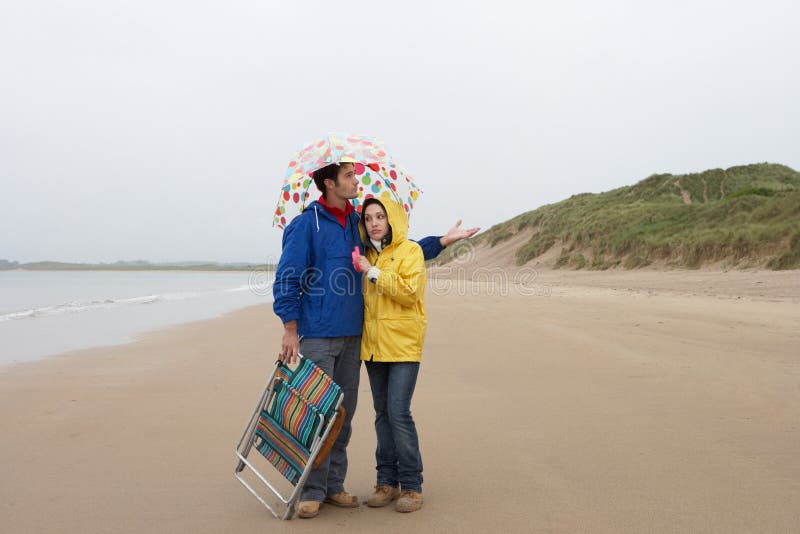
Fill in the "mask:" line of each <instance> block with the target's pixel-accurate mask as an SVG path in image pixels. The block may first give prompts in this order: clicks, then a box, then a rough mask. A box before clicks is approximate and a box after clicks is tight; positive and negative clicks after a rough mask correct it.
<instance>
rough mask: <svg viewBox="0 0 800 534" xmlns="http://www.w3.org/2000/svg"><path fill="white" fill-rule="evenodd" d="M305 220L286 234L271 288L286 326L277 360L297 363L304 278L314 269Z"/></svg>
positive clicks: (289, 227) (294, 225) (287, 229)
mask: <svg viewBox="0 0 800 534" xmlns="http://www.w3.org/2000/svg"><path fill="white" fill-rule="evenodd" d="M306 234H307V230H306V228H305V225H304V222H303V220H301V219H300V217H297V218H296V219H295V220H294V221H292V223H290V224H289V226H288V227H287V228H286V230H284V232H283V244H282V252H281V259H280V261H279V262H278V269H277V270H276V271H275V281H274V282H273V284H272V296H273V297H274V301H273V303H272V309H273V311H274V312H275V315H277V316H278V317H280V319H281V321H282V322H283V329H284V330H283V338H282V339H281V352H280V353H279V354H278V359H279V360H281V361H285V362H288V363H294V362H295V361H297V353H298V352H299V346H300V339H299V336H298V334H297V320H298V319H299V318H300V296H301V294H302V289H303V288H302V285H301V282H302V277H303V275H304V274H305V272H306V269H308V268H309V267H310V266H311V248H310V241H309V239H308V238H307V236H306Z"/></svg>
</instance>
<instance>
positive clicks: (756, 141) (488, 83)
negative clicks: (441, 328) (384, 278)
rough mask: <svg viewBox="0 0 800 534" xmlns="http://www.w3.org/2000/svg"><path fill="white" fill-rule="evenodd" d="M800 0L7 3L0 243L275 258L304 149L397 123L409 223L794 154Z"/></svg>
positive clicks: (498, 213) (66, 254) (799, 160)
mask: <svg viewBox="0 0 800 534" xmlns="http://www.w3.org/2000/svg"><path fill="white" fill-rule="evenodd" d="M798 6H800V4H799V3H798V2H796V1H790V0H786V1H770V0H766V1H764V0H762V1H759V2H755V1H750V2H740V1H707V0H695V1H691V2H689V1H686V2H684V1H672V2H663V1H659V2H646V1H638V2H637V1H630V2H627V1H609V0H607V1H603V2H594V1H580V2H576V1H560V2H522V1H519V2H504V1H498V0H494V1H484V2H464V1H458V2H434V1H431V0H428V1H424V2H408V1H404V2H392V3H382V2H375V1H374V0H373V1H370V2H345V1H326V2H314V1H309V0H305V1H303V2H289V1H280V2H266V1H255V0H254V1H229V0H228V1H224V2H223V1H219V2H199V1H183V2H176V1H164V0H159V1H137V2H133V1H130V2H120V1H114V0H104V1H96V2H89V1H83V0H71V1H69V2H67V1H55V0H50V1H36V0H25V1H24V2H11V1H6V2H3V3H2V4H0V69H1V70H0V258H6V259H12V260H17V261H36V260H45V259H53V260H63V261H89V262H99V261H116V260H121V259H124V260H132V259H146V260H151V261H178V260H217V261H270V260H275V259H276V258H277V257H278V255H279V253H280V238H281V232H280V230H278V229H276V228H273V227H272V213H273V211H274V207H275V203H276V201H277V198H278V191H279V187H280V185H281V181H282V179H283V174H284V170H285V168H286V165H287V164H288V162H289V157H290V156H291V154H292V152H293V151H295V150H296V149H298V148H299V147H301V146H302V145H304V144H306V143H308V142H310V141H312V140H314V139H315V138H318V137H320V136H323V135H325V134H326V133H328V132H332V131H338V132H348V133H359V134H364V135H371V136H375V137H379V138H381V139H383V140H384V141H386V143H387V144H388V146H389V147H390V149H391V151H392V153H393V155H394V157H395V159H396V160H397V161H398V162H399V163H400V164H401V165H402V166H404V167H405V168H406V169H407V170H408V172H409V173H410V174H411V175H412V176H414V177H415V179H416V181H417V182H418V184H419V185H420V186H421V187H422V188H423V190H424V191H425V194H424V195H423V197H422V199H421V200H420V201H419V202H418V203H417V204H416V206H415V211H414V214H413V217H412V220H411V235H412V237H423V236H425V235H429V234H441V233H443V232H445V231H446V230H447V228H448V227H449V226H450V225H451V224H452V223H453V222H454V221H455V220H456V219H457V218H459V217H462V218H463V219H464V220H465V224H466V225H470V226H472V225H479V226H482V227H484V228H488V227H490V226H491V225H492V224H495V223H498V222H501V221H503V220H506V219H508V218H510V217H512V216H514V215H517V214H519V213H522V212H524V211H527V210H530V209H534V208H536V207H538V206H540V205H542V204H547V203H551V202H556V201H559V200H562V199H564V198H566V197H568V196H570V195H572V194H576V193H581V192H601V191H605V190H608V189H611V188H614V187H618V186H622V185H629V184H633V183H635V182H636V181H638V180H640V179H642V178H645V177H647V176H649V175H650V174H653V173H661V172H671V173H676V174H677V173H684V172H694V171H702V170H705V169H708V168H714V167H729V166H732V165H739V164H746V163H754V162H763V161H769V162H776V163H783V164H786V165H789V166H791V167H793V168H795V169H800V96H798V95H800V32H798V26H797V24H798V21H800V7H798Z"/></svg>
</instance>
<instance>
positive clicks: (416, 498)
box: [395, 490, 422, 512]
mask: <svg viewBox="0 0 800 534" xmlns="http://www.w3.org/2000/svg"><path fill="white" fill-rule="evenodd" d="M420 508H422V493H420V492H418V491H411V490H403V492H402V493H401V494H400V498H399V499H397V506H396V508H395V509H396V510H397V511H398V512H416V511H417V510H419V509H420Z"/></svg>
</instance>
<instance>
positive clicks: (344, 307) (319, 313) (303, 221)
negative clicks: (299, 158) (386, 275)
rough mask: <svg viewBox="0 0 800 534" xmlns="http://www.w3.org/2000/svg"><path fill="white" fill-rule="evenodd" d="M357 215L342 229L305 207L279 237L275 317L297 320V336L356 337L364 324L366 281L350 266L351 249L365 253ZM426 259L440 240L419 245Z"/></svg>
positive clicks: (319, 209) (314, 206) (315, 207)
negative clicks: (281, 245)
mask: <svg viewBox="0 0 800 534" xmlns="http://www.w3.org/2000/svg"><path fill="white" fill-rule="evenodd" d="M358 220H359V215H358V213H357V212H355V211H353V212H351V213H350V214H349V215H348V216H347V219H346V224H345V227H344V228H342V225H341V224H339V221H337V220H336V218H335V217H334V216H333V215H332V214H331V213H329V212H328V211H327V210H326V209H325V208H324V207H323V206H322V205H321V204H319V203H318V202H316V201H315V202H312V203H311V204H309V205H308V206H307V207H306V208H305V210H303V213H301V214H300V215H298V216H297V217H295V218H294V219H293V220H292V222H291V223H289V226H287V227H286V229H285V230H284V232H283V250H282V253H281V259H280V261H279V262H278V270H277V271H276V273H275V282H274V283H273V285H272V295H273V297H274V299H275V300H274V302H273V305H272V308H273V310H274V311H275V314H276V315H277V316H278V317H280V318H281V321H283V322H284V323H286V322H289V321H294V320H296V321H297V331H298V334H299V335H300V336H301V337H308V338H315V337H341V336H360V335H361V329H362V327H363V323H364V293H363V280H364V276H363V275H362V274H361V273H359V272H357V271H356V270H355V268H354V267H353V259H352V252H353V247H355V246H358V247H359V250H360V252H361V253H362V254H363V253H364V246H363V243H362V242H361V235H360V234H359V230H358ZM419 245H420V247H421V248H422V252H423V254H424V256H425V259H426V260H429V259H432V258H435V257H436V256H438V255H439V254H440V253H441V251H442V249H443V248H444V247H442V245H441V243H440V242H439V238H438V237H435V236H431V237H426V238H425V239H422V240H421V241H419Z"/></svg>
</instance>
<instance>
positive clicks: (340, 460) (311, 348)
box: [300, 336, 361, 502]
mask: <svg viewBox="0 0 800 534" xmlns="http://www.w3.org/2000/svg"><path fill="white" fill-rule="evenodd" d="M300 353H301V354H302V355H303V356H304V357H306V358H308V359H309V360H311V361H312V362H314V363H315V364H317V365H318V366H319V367H320V368H321V369H322V370H323V371H325V372H326V373H328V375H329V376H330V377H331V378H333V381H334V382H336V383H337V384H339V387H341V388H342V391H343V392H344V398H343V399H342V406H343V407H344V409H345V410H346V411H347V416H346V417H345V419H344V424H343V425H342V430H341V431H340V432H339V436H338V437H337V438H336V441H335V442H334V443H333V448H332V449H331V453H330V454H329V455H328V457H327V458H326V459H325V461H324V462H322V465H320V466H319V467H318V468H317V469H312V470H311V473H309V475H308V479H306V483H305V485H304V486H303V489H302V491H301V492H300V500H301V501H320V502H321V501H323V500H325V497H327V496H328V495H335V494H336V493H339V492H342V491H344V478H345V476H346V475H347V444H348V443H349V442H350V434H351V433H352V429H351V426H350V422H351V421H352V419H353V414H354V413H355V412H356V401H357V400H358V381H359V378H360V374H361V359H360V358H361V336H349V337H330V338H327V337H326V338H312V339H306V338H303V339H301V340H300Z"/></svg>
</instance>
